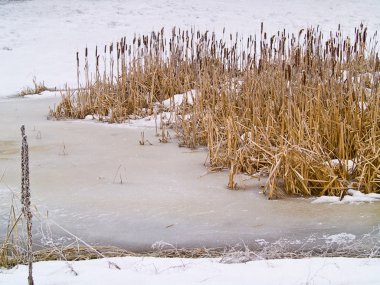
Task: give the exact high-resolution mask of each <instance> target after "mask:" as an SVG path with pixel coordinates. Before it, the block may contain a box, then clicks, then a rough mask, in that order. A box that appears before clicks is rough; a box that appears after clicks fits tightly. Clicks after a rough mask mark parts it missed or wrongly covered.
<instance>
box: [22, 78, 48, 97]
mask: <svg viewBox="0 0 380 285" xmlns="http://www.w3.org/2000/svg"><path fill="white" fill-rule="evenodd" d="M47 90H51V91H52V90H53V89H52V88H47V87H46V86H45V83H44V82H39V83H37V79H36V78H35V77H34V78H33V87H25V88H23V89H22V90H21V91H20V93H19V94H18V95H19V96H26V95H33V94H40V93H42V92H44V91H47ZM54 90H55V88H54Z"/></svg>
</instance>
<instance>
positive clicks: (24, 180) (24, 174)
mask: <svg viewBox="0 0 380 285" xmlns="http://www.w3.org/2000/svg"><path fill="white" fill-rule="evenodd" d="M21 136H22V147H21V203H22V213H23V215H24V217H25V220H26V226H27V239H28V240H27V260H28V268H29V275H28V284H29V285H33V284H34V282H33V248H32V211H31V209H30V187H29V148H28V141H27V136H26V135H25V126H24V125H22V126H21Z"/></svg>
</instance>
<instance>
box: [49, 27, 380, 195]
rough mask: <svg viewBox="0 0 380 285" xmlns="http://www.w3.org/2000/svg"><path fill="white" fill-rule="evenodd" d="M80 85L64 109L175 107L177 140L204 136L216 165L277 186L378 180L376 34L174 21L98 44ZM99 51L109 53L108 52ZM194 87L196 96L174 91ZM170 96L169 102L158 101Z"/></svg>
mask: <svg viewBox="0 0 380 285" xmlns="http://www.w3.org/2000/svg"><path fill="white" fill-rule="evenodd" d="M88 58H89V57H88V55H87V49H86V51H85V59H84V66H85V68H84V77H85V81H84V84H83V85H80V83H79V82H80V80H79V74H80V64H79V57H78V58H77V63H78V91H76V92H70V91H69V90H68V91H67V92H66V93H65V94H64V96H63V100H62V102H61V104H60V105H58V106H57V108H56V109H55V110H54V111H53V112H52V114H51V115H52V116H55V117H57V118H62V117H65V118H66V117H69V118H84V117H85V116H87V115H97V116H98V117H99V118H100V120H103V121H107V122H123V121H125V120H127V119H128V118H131V115H139V116H146V115H151V114H155V115H156V116H157V114H158V113H160V112H162V111H170V112H174V113H175V117H176V120H175V124H174V127H175V130H176V131H177V134H178V136H179V138H180V144H181V145H184V146H188V147H196V146H198V145H207V146H208V149H209V162H210V167H211V168H213V169H222V168H226V169H230V175H229V183H228V186H229V188H231V189H235V188H237V187H238V185H236V183H235V182H234V177H235V175H236V174H237V173H239V172H244V173H247V174H250V175H253V174H256V173H261V174H265V173H266V174H267V175H268V181H267V184H266V190H265V191H266V193H268V195H269V197H270V198H273V197H276V196H277V190H278V189H282V190H284V191H285V192H286V193H288V194H295V195H339V196H343V195H344V194H345V192H346V191H347V189H348V188H349V187H354V186H353V185H355V188H357V189H359V190H360V191H362V192H379V191H380V185H379V179H380V178H379V175H380V173H379V169H380V161H379V147H380V145H379V144H380V143H379V141H380V139H379V138H380V118H379V114H380V112H379V109H380V94H379V93H380V88H379V84H380V83H379V77H380V60H379V56H378V47H377V41H376V35H375V36H373V37H372V38H370V37H369V36H368V31H367V28H365V27H364V26H363V25H361V26H360V27H359V28H357V29H355V38H354V39H350V38H348V37H345V36H343V33H342V31H341V30H340V28H338V30H337V31H336V32H334V33H333V32H330V33H329V34H327V35H326V34H323V33H322V32H321V31H320V30H319V29H318V28H317V29H314V28H309V29H306V30H304V29H302V30H300V31H299V32H298V33H296V34H290V33H287V32H286V31H281V32H278V33H276V34H274V35H272V36H269V35H268V34H267V33H265V32H264V30H263V27H262V29H261V33H260V35H258V36H249V37H247V38H243V37H241V36H239V35H238V34H235V35H232V34H230V35H228V34H226V33H225V32H223V34H222V35H221V36H220V37H217V35H216V34H215V33H210V32H208V31H206V32H204V33H201V32H199V31H195V30H193V29H192V30H185V31H184V30H180V29H177V28H174V29H173V30H172V32H171V34H170V35H166V34H165V33H164V30H163V29H162V30H161V31H159V32H152V33H151V35H147V36H135V38H134V39H133V41H132V42H131V43H127V41H126V39H125V38H122V39H121V40H120V41H119V42H118V43H116V45H114V44H111V45H110V46H109V47H108V46H106V47H105V49H104V54H103V55H100V54H99V53H98V51H97V50H96V52H95V74H94V76H92V77H91V76H90V75H89V64H88V62H89V59H88ZM101 58H102V59H103V62H102V61H101ZM188 90H195V92H196V96H195V97H194V98H193V100H192V102H191V104H190V103H189V102H186V101H183V102H182V104H178V105H175V102H174V101H175V97H173V95H174V94H177V93H184V92H186V91H188ZM166 99H169V100H170V102H171V104H170V106H171V107H170V108H169V109H170V110H168V109H166V110H165V108H162V107H160V108H158V107H157V106H161V105H160V103H162V102H163V101H164V100H166Z"/></svg>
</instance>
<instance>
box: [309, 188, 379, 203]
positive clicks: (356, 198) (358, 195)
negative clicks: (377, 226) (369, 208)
mask: <svg viewBox="0 0 380 285" xmlns="http://www.w3.org/2000/svg"><path fill="white" fill-rule="evenodd" d="M347 194H348V195H346V196H344V197H343V199H342V200H340V198H339V197H336V196H321V197H318V198H316V199H315V200H313V201H312V203H313V204H319V203H334V204H346V203H364V202H380V194H376V193H369V194H364V193H362V192H360V191H357V190H353V189H348V191H347Z"/></svg>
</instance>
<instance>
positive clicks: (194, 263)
mask: <svg viewBox="0 0 380 285" xmlns="http://www.w3.org/2000/svg"><path fill="white" fill-rule="evenodd" d="M115 265H117V266H118V267H119V268H120V269H117V268H116V267H115ZM379 269H380V260H379V259H353V258H309V259H286V260H284V259H283V260H257V261H251V262H247V263H239V264H224V263H221V262H220V259H179V258H174V259H165V258H152V257H145V258H143V257H123V258H110V259H100V260H99V259H98V260H90V261H77V262H64V261H46V262H38V263H36V264H34V275H35V277H34V282H35V284H38V285H43V284H57V285H58V284H59V285H64V284H67V285H79V284H80V285H84V284H92V285H95V284H144V285H147V284H155V285H160V284H162V285H167V284H176V285H177V284H215V285H224V284H239V285H243V284H247V285H248V284H249V285H252V284H260V285H261V284H263V285H264V284H265V285H270V284H273V285H278V284H282V285H288V284H289V285H290V284H292V285H293V284H318V285H322V284H326V285H327V284H334V285H338V284H342V285H343V284H344V285H349V284H352V285H361V284H363V285H364V284H366V285H370V284H372V285H376V284H380V277H379ZM27 274H28V268H27V266H25V265H19V266H16V267H15V268H13V269H11V270H7V271H3V272H1V271H0V284H7V285H13V284H14V285H16V284H26V280H27Z"/></svg>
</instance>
